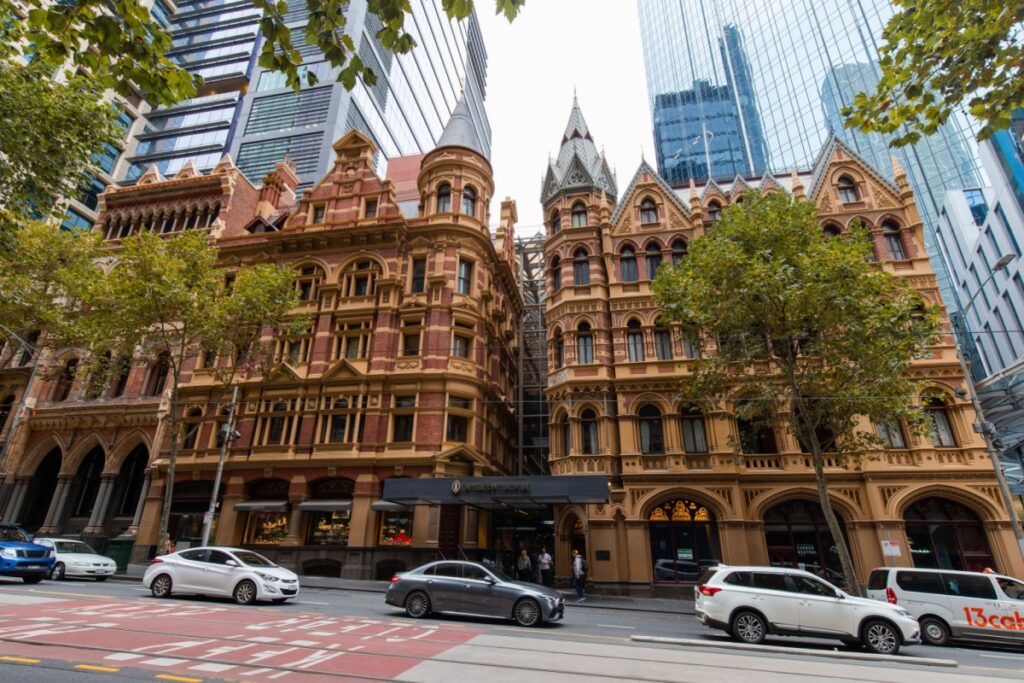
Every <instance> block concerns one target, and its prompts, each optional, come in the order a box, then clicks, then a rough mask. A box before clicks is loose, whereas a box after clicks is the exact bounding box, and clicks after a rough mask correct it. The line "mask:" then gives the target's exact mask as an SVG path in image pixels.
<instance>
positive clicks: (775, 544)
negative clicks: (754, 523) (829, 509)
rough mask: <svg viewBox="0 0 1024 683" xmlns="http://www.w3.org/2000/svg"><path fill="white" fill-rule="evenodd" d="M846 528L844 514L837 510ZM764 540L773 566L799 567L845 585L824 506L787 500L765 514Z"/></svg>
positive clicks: (841, 523)
mask: <svg viewBox="0 0 1024 683" xmlns="http://www.w3.org/2000/svg"><path fill="white" fill-rule="evenodd" d="M836 517H838V519H839V526H840V527H841V528H843V529H844V533H845V528H846V525H845V522H844V521H843V518H842V516H840V515H839V514H838V513H836ZM764 540H765V543H766V544H767V546H768V562H769V563H770V564H771V565H772V566H773V567H797V568H798V569H803V570H806V571H809V572H812V573H814V574H817V575H818V576H820V577H822V578H824V579H827V580H828V581H831V582H832V583H835V584H838V585H843V584H845V582H846V581H845V578H844V577H843V567H842V564H841V563H840V561H839V553H838V552H836V545H835V542H834V541H833V538H832V532H831V531H829V528H828V523H827V522H826V521H825V515H824V513H823V512H822V511H821V505H819V504H818V503H816V502H814V501H809V500H788V501H786V502H784V503H779V504H778V505H776V506H775V507H773V508H771V509H769V510H768V511H767V512H765V513H764Z"/></svg>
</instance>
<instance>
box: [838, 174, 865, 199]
mask: <svg viewBox="0 0 1024 683" xmlns="http://www.w3.org/2000/svg"><path fill="white" fill-rule="evenodd" d="M837 187H838V188H839V201H841V202H842V203H843V204H852V203H854V202H856V201H857V200H859V199H860V196H859V195H858V194H857V184H856V183H855V182H853V178H851V177H850V176H845V175H844V176H842V177H840V178H839V182H838V184H837Z"/></svg>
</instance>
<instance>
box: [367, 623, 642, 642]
mask: <svg viewBox="0 0 1024 683" xmlns="http://www.w3.org/2000/svg"><path fill="white" fill-rule="evenodd" d="M494 630H495V631H509V632H511V633H518V634H519V635H521V636H529V635H532V634H527V633H524V632H523V629H521V628H513V627H511V626H498V627H496V628H495V629H494ZM544 637H545V638H592V639H593V640H614V641H617V642H620V643H623V642H625V643H628V642H629V638H623V637H622V636H599V635H596V634H592V633H573V632H568V633H545V634H544ZM364 640H365V639H364Z"/></svg>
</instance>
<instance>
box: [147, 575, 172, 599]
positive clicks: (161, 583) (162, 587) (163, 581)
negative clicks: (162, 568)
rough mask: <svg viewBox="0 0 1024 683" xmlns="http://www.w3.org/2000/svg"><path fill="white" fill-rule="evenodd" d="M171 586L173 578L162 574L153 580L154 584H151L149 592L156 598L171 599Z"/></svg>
mask: <svg viewBox="0 0 1024 683" xmlns="http://www.w3.org/2000/svg"><path fill="white" fill-rule="evenodd" d="M171 585H172V584H171V577H169V576H168V575H167V574H161V575H160V576H158V577H156V578H155V579H153V583H151V584H149V591H150V592H151V593H152V594H153V597H154V598H169V597H171Z"/></svg>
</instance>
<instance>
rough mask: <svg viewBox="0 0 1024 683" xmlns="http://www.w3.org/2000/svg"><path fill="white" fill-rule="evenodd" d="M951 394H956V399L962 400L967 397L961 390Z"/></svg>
mask: <svg viewBox="0 0 1024 683" xmlns="http://www.w3.org/2000/svg"><path fill="white" fill-rule="evenodd" d="M953 393H954V394H956V397H957V398H964V397H965V396H967V392H966V391H964V390H963V389H962V388H960V389H957V390H955V391H954V392H953Z"/></svg>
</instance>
